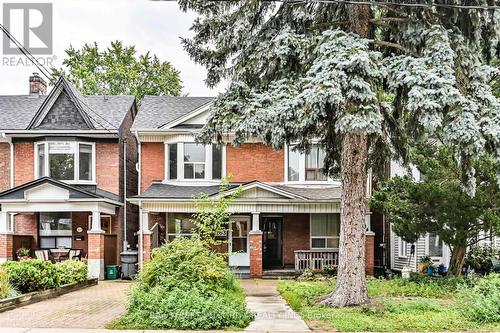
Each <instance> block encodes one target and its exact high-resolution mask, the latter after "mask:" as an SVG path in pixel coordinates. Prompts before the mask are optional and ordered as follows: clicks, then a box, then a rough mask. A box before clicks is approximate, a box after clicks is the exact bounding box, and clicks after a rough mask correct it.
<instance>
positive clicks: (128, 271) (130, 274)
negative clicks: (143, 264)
mask: <svg viewBox="0 0 500 333" xmlns="http://www.w3.org/2000/svg"><path fill="white" fill-rule="evenodd" d="M120 263H121V266H122V267H121V268H122V269H121V270H122V279H133V278H135V276H136V275H137V263H138V258H137V251H123V252H122V253H120Z"/></svg>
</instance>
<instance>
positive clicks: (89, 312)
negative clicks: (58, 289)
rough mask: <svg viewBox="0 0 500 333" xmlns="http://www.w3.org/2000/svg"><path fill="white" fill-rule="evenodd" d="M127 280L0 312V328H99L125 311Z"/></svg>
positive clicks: (0, 330) (101, 283)
mask: <svg viewBox="0 0 500 333" xmlns="http://www.w3.org/2000/svg"><path fill="white" fill-rule="evenodd" d="M131 285H132V283H130V282H128V281H121V280H116V281H101V282H99V284H98V285H97V286H93V287H89V288H85V289H82V290H78V291H75V292H71V293H69V294H65V295H62V296H59V297H56V298H52V299H49V300H46V301H42V302H38V303H34V304H30V305H26V306H24V307H21V308H17V309H14V310H11V311H6V312H2V313H0V332H3V330H2V327H3V328H6V327H12V328H14V327H31V328H56V327H57V328H103V327H104V325H105V324H106V323H108V322H110V321H111V320H113V319H115V318H117V317H118V316H120V315H121V314H123V313H124V312H125V306H126V304H127V290H128V289H129V288H130V286H131Z"/></svg>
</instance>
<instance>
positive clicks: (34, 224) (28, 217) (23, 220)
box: [14, 214, 38, 246]
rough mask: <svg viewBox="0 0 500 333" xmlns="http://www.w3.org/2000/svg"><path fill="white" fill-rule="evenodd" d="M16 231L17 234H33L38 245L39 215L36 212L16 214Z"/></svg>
mask: <svg viewBox="0 0 500 333" xmlns="http://www.w3.org/2000/svg"><path fill="white" fill-rule="evenodd" d="M14 233H15V234H16V235H30V236H33V241H34V242H35V244H33V245H34V246H37V245H36V244H37V242H38V216H37V215H36V214H16V215H15V216H14Z"/></svg>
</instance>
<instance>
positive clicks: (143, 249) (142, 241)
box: [139, 208, 151, 269]
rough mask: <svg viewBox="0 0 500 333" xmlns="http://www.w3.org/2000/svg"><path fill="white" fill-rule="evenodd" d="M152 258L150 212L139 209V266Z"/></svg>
mask: <svg viewBox="0 0 500 333" xmlns="http://www.w3.org/2000/svg"><path fill="white" fill-rule="evenodd" d="M149 259H151V231H150V230H149V213H148V212H146V211H144V210H143V209H142V208H140V209H139V268H140V269H142V265H143V264H144V262H145V261H148V260H149Z"/></svg>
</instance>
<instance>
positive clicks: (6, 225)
mask: <svg viewBox="0 0 500 333" xmlns="http://www.w3.org/2000/svg"><path fill="white" fill-rule="evenodd" d="M10 219H11V215H10V214H9V213H7V212H2V211H0V234H12V233H13V230H12V223H10Z"/></svg>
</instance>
